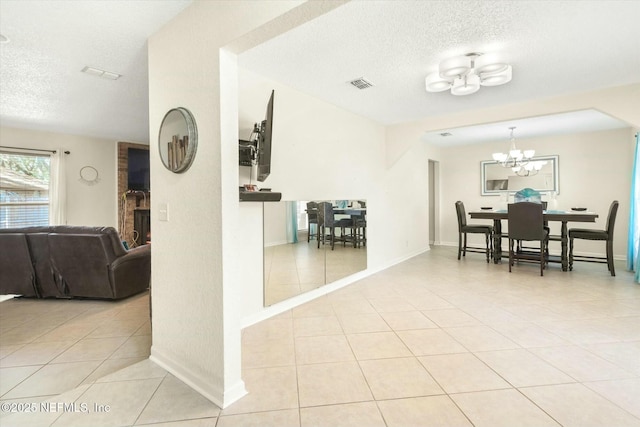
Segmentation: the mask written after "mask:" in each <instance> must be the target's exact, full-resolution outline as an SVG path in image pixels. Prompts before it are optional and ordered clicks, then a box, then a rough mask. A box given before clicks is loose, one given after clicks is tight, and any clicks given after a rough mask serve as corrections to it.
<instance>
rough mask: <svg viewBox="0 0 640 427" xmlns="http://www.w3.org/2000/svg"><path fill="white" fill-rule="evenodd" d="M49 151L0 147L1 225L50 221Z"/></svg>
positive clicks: (24, 224) (10, 225)
mask: <svg viewBox="0 0 640 427" xmlns="http://www.w3.org/2000/svg"><path fill="white" fill-rule="evenodd" d="M50 178H51V157H50V155H49V154H35V153H15V152H8V151H0V228H13V227H28V226H37V225H49V195H50V193H51V192H50V183H51V179H50Z"/></svg>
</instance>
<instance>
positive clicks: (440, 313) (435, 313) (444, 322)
mask: <svg viewBox="0 0 640 427" xmlns="http://www.w3.org/2000/svg"><path fill="white" fill-rule="evenodd" d="M422 314H424V315H425V316H427V317H428V318H429V319H431V321H433V322H434V323H435V324H436V325H438V326H440V327H441V328H449V327H453V326H473V325H478V324H480V321H479V320H477V319H476V318H474V317H472V316H470V315H468V314H467V313H465V312H464V311H462V310H459V309H457V308H449V309H446V310H425V311H423V312H422Z"/></svg>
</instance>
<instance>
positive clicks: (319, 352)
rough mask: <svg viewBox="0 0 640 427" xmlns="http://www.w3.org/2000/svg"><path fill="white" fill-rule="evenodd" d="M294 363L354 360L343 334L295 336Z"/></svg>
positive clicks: (305, 363)
mask: <svg viewBox="0 0 640 427" xmlns="http://www.w3.org/2000/svg"><path fill="white" fill-rule="evenodd" d="M295 347H296V364H298V365H308V364H311V363H326V362H346V361H349V360H355V356H354V355H353V351H351V347H350V346H349V342H348V341H347V338H346V337H345V336H344V335H324V336H317V337H299V338H296V343H295Z"/></svg>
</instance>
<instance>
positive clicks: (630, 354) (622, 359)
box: [583, 341, 640, 376]
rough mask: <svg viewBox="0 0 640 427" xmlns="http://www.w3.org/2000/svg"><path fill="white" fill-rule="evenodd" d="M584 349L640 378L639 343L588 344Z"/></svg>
mask: <svg viewBox="0 0 640 427" xmlns="http://www.w3.org/2000/svg"><path fill="white" fill-rule="evenodd" d="M583 347H584V348H585V349H587V350H589V351H590V352H592V353H594V354H596V355H597V356H600V357H602V358H603V359H605V360H607V361H609V362H611V363H614V364H616V365H618V366H620V367H621V368H623V369H625V370H627V371H629V372H631V373H634V374H636V376H640V341H633V342H616V343H606V344H589V345H585V346H583Z"/></svg>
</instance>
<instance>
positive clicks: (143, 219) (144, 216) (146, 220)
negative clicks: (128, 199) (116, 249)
mask: <svg viewBox="0 0 640 427" xmlns="http://www.w3.org/2000/svg"><path fill="white" fill-rule="evenodd" d="M133 229H134V230H135V231H136V233H135V243H136V245H138V246H139V245H146V244H147V243H151V212H150V210H149V209H141V208H136V209H135V210H134V211H133Z"/></svg>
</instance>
